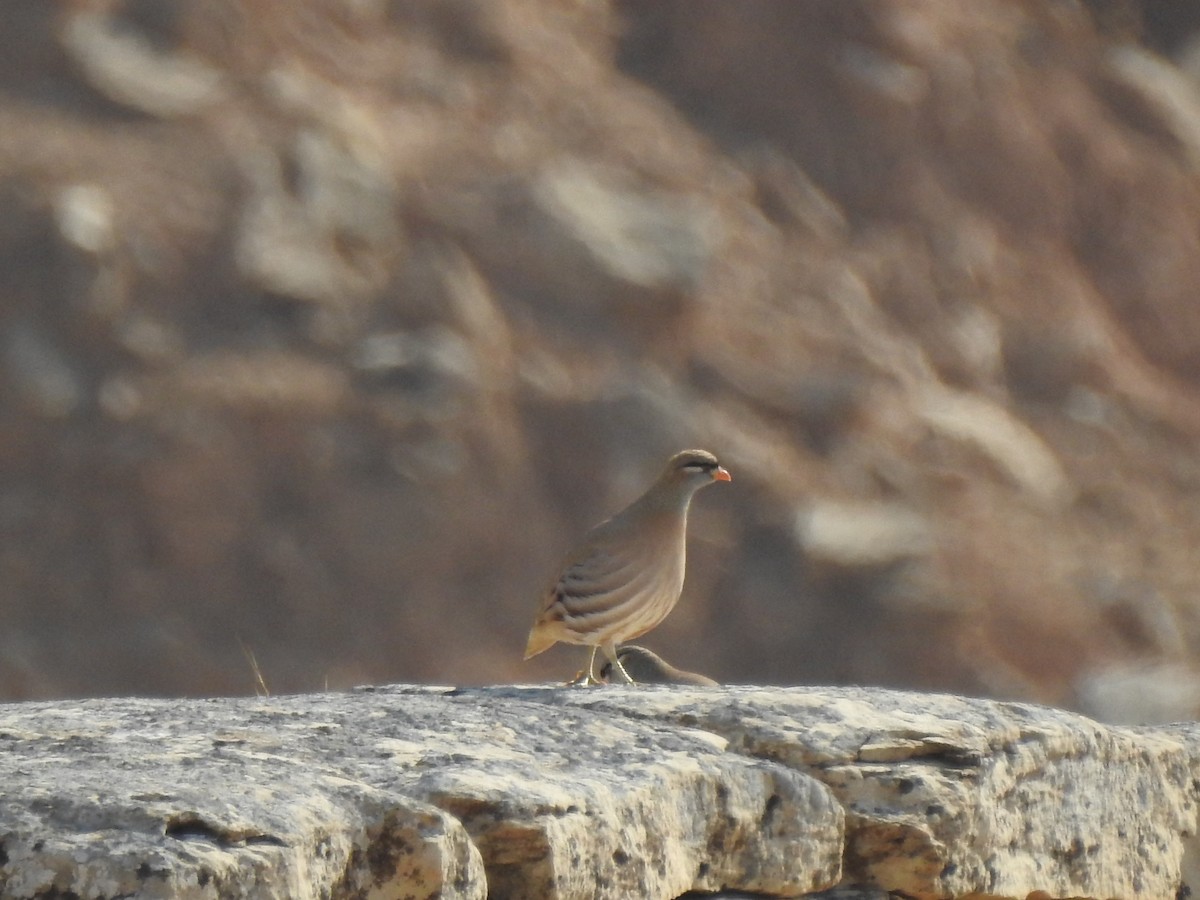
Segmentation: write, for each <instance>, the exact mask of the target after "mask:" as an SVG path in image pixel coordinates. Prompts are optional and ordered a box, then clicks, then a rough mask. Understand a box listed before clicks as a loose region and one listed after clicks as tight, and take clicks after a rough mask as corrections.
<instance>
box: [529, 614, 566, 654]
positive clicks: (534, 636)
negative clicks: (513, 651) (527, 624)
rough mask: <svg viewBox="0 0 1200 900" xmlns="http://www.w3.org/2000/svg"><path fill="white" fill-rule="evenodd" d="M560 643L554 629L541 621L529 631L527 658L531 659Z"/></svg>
mask: <svg viewBox="0 0 1200 900" xmlns="http://www.w3.org/2000/svg"><path fill="white" fill-rule="evenodd" d="M557 643H558V636H557V635H555V634H554V633H553V631H552V629H550V628H547V627H546V626H545V625H544V624H543V623H541V622H539V623H538V624H536V625H534V626H533V630H531V631H530V632H529V642H528V643H527V644H526V645H525V658H526V659H530V658H532V657H534V656H537V655H538V654H539V653H541V652H542V651H544V650H549V649H550V648H551V647H553V646H554V645H555V644H557Z"/></svg>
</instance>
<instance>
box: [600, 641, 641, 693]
mask: <svg viewBox="0 0 1200 900" xmlns="http://www.w3.org/2000/svg"><path fill="white" fill-rule="evenodd" d="M604 655H605V656H607V657H608V661H609V662H610V663H612V670H613V672H619V673H620V674H621V681H622V682H624V683H625V684H633V683H634V681H633V679H632V678H630V677H629V673H628V672H626V671H625V667H624V666H623V665H621V660H619V659H617V645H616V644H605V645H604ZM609 677H610V678H611V677H612V676H611V675H610V676H609Z"/></svg>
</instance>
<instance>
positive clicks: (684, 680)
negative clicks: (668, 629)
mask: <svg viewBox="0 0 1200 900" xmlns="http://www.w3.org/2000/svg"><path fill="white" fill-rule="evenodd" d="M617 659H618V660H620V663H621V666H622V667H623V668H624V669H625V671H626V672H627V673H628V674H629V677H630V678H632V679H633V680H634V681H635V682H637V683H638V684H687V685H695V686H700V687H716V686H717V684H718V682H716V681H713V679H711V678H709V677H708V676H707V675H701V674H700V673H699V672H685V671H684V670H683V669H677V668H675V667H674V666H673V665H671V664H670V663H669V662H667V661H666V660H665V659H663V658H662V657H661V656H659V655H658V654H657V653H655V652H654V651H653V650H647V649H646V648H645V647H639V646H638V645H637V644H626V645H625V646H623V647H621V648H619V649H618V650H617ZM612 675H613V664H612V663H610V662H609V663H605V664H604V665H603V667H601V669H600V677H601V678H602V679H604V680H605V681H608V680H609V679H611V678H612Z"/></svg>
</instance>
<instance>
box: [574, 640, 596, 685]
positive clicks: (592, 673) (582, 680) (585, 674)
mask: <svg viewBox="0 0 1200 900" xmlns="http://www.w3.org/2000/svg"><path fill="white" fill-rule="evenodd" d="M598 649H600V648H599V647H592V655H591V656H589V657H588V664H587V667H586V668H584V669H582V670H581V671H580V672H579V673H578V674H577V675H576V676H575V677H574V678H572V679H571V680H570V681H568V682H567V685H568V686H570V687H578V686H580V685H582V686H584V687H590V686H591V685H593V684H600V679H599V678H597V677H596V651H597V650H598Z"/></svg>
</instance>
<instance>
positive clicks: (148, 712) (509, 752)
mask: <svg viewBox="0 0 1200 900" xmlns="http://www.w3.org/2000/svg"><path fill="white" fill-rule="evenodd" d="M0 750H2V752H0V782H2V783H3V784H4V786H5V788H4V791H3V792H2V793H0V897H2V898H4V900H17V898H22V900H24V898H39V897H62V896H71V897H76V898H80V900H101V898H111V897H117V896H121V897H131V898H132V897H137V898H151V897H180V898H189V897H194V898H203V897H212V898H216V897H222V898H225V897H255V898H267V897H280V898H282V897H288V898H294V900H296V898H305V897H443V898H455V897H464V898H466V897H474V898H482V897H484V896H488V897H492V898H496V900H499V898H506V897H512V898H521V897H529V898H533V897H537V898H545V900H551V898H556V897H561V898H605V897H613V898H625V897H645V898H672V897H678V896H680V895H682V894H684V893H685V892H688V891H705V892H713V891H728V892H745V893H748V894H753V895H754V896H759V897H784V896H788V897H790V896H802V895H808V894H813V893H817V892H821V891H834V893H832V894H829V895H827V896H866V897H873V896H880V895H881V894H882V893H883V892H892V894H893V895H896V896H906V897H911V898H929V900H932V898H949V897H967V896H972V897H975V896H988V897H993V898H1008V897H1012V898H1026V897H1029V896H1038V897H1042V898H1059V897H1062V898H1066V897H1075V898H1079V897H1096V898H1107V897H1121V898H1127V900H1138V898H1147V900H1150V898H1156V900H1163V898H1172V897H1176V896H1187V893H1186V891H1187V890H1188V885H1187V883H1186V881H1185V879H1186V878H1187V875H1186V874H1185V871H1186V868H1187V866H1189V865H1194V860H1193V859H1192V858H1191V854H1192V853H1194V847H1193V846H1192V843H1191V842H1192V841H1193V840H1194V835H1195V832H1196V796H1195V787H1194V782H1193V780H1194V777H1195V776H1196V774H1197V773H1198V772H1200V744H1197V742H1196V734H1195V730H1194V729H1182V728H1175V729H1170V728H1167V729H1161V730H1148V729H1147V730H1131V729H1126V728H1120V727H1110V726H1103V725H1100V724H1097V723H1096V722H1094V721H1091V720H1089V719H1085V718H1083V717H1080V716H1077V715H1073V714H1069V713H1064V712H1060V711H1057V710H1053V709H1048V708H1041V707H1034V706H1027V705H1019V704H1004V703H994V702H988V701H981V700H967V699H963V698H960V697H953V696H938V695H921V694H915V693H899V692H885V691H878V690H876V691H868V690H861V689H853V688H847V689H820V690H818V689H804V688H787V689H784V688H756V687H744V688H692V687H683V688H680V687H649V686H645V687H634V688H625V687H601V688H593V689H578V688H560V687H532V686H530V687H494V688H476V689H452V688H437V687H404V686H398V687H388V688H379V689H368V690H363V691H358V692H354V693H349V694H318V695H311V696H293V697H281V698H255V699H228V700H184V701H162V700H141V699H128V700H100V701H68V702H58V703H27V704H18V705H7V706H3V707H0ZM730 895H732V894H730Z"/></svg>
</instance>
